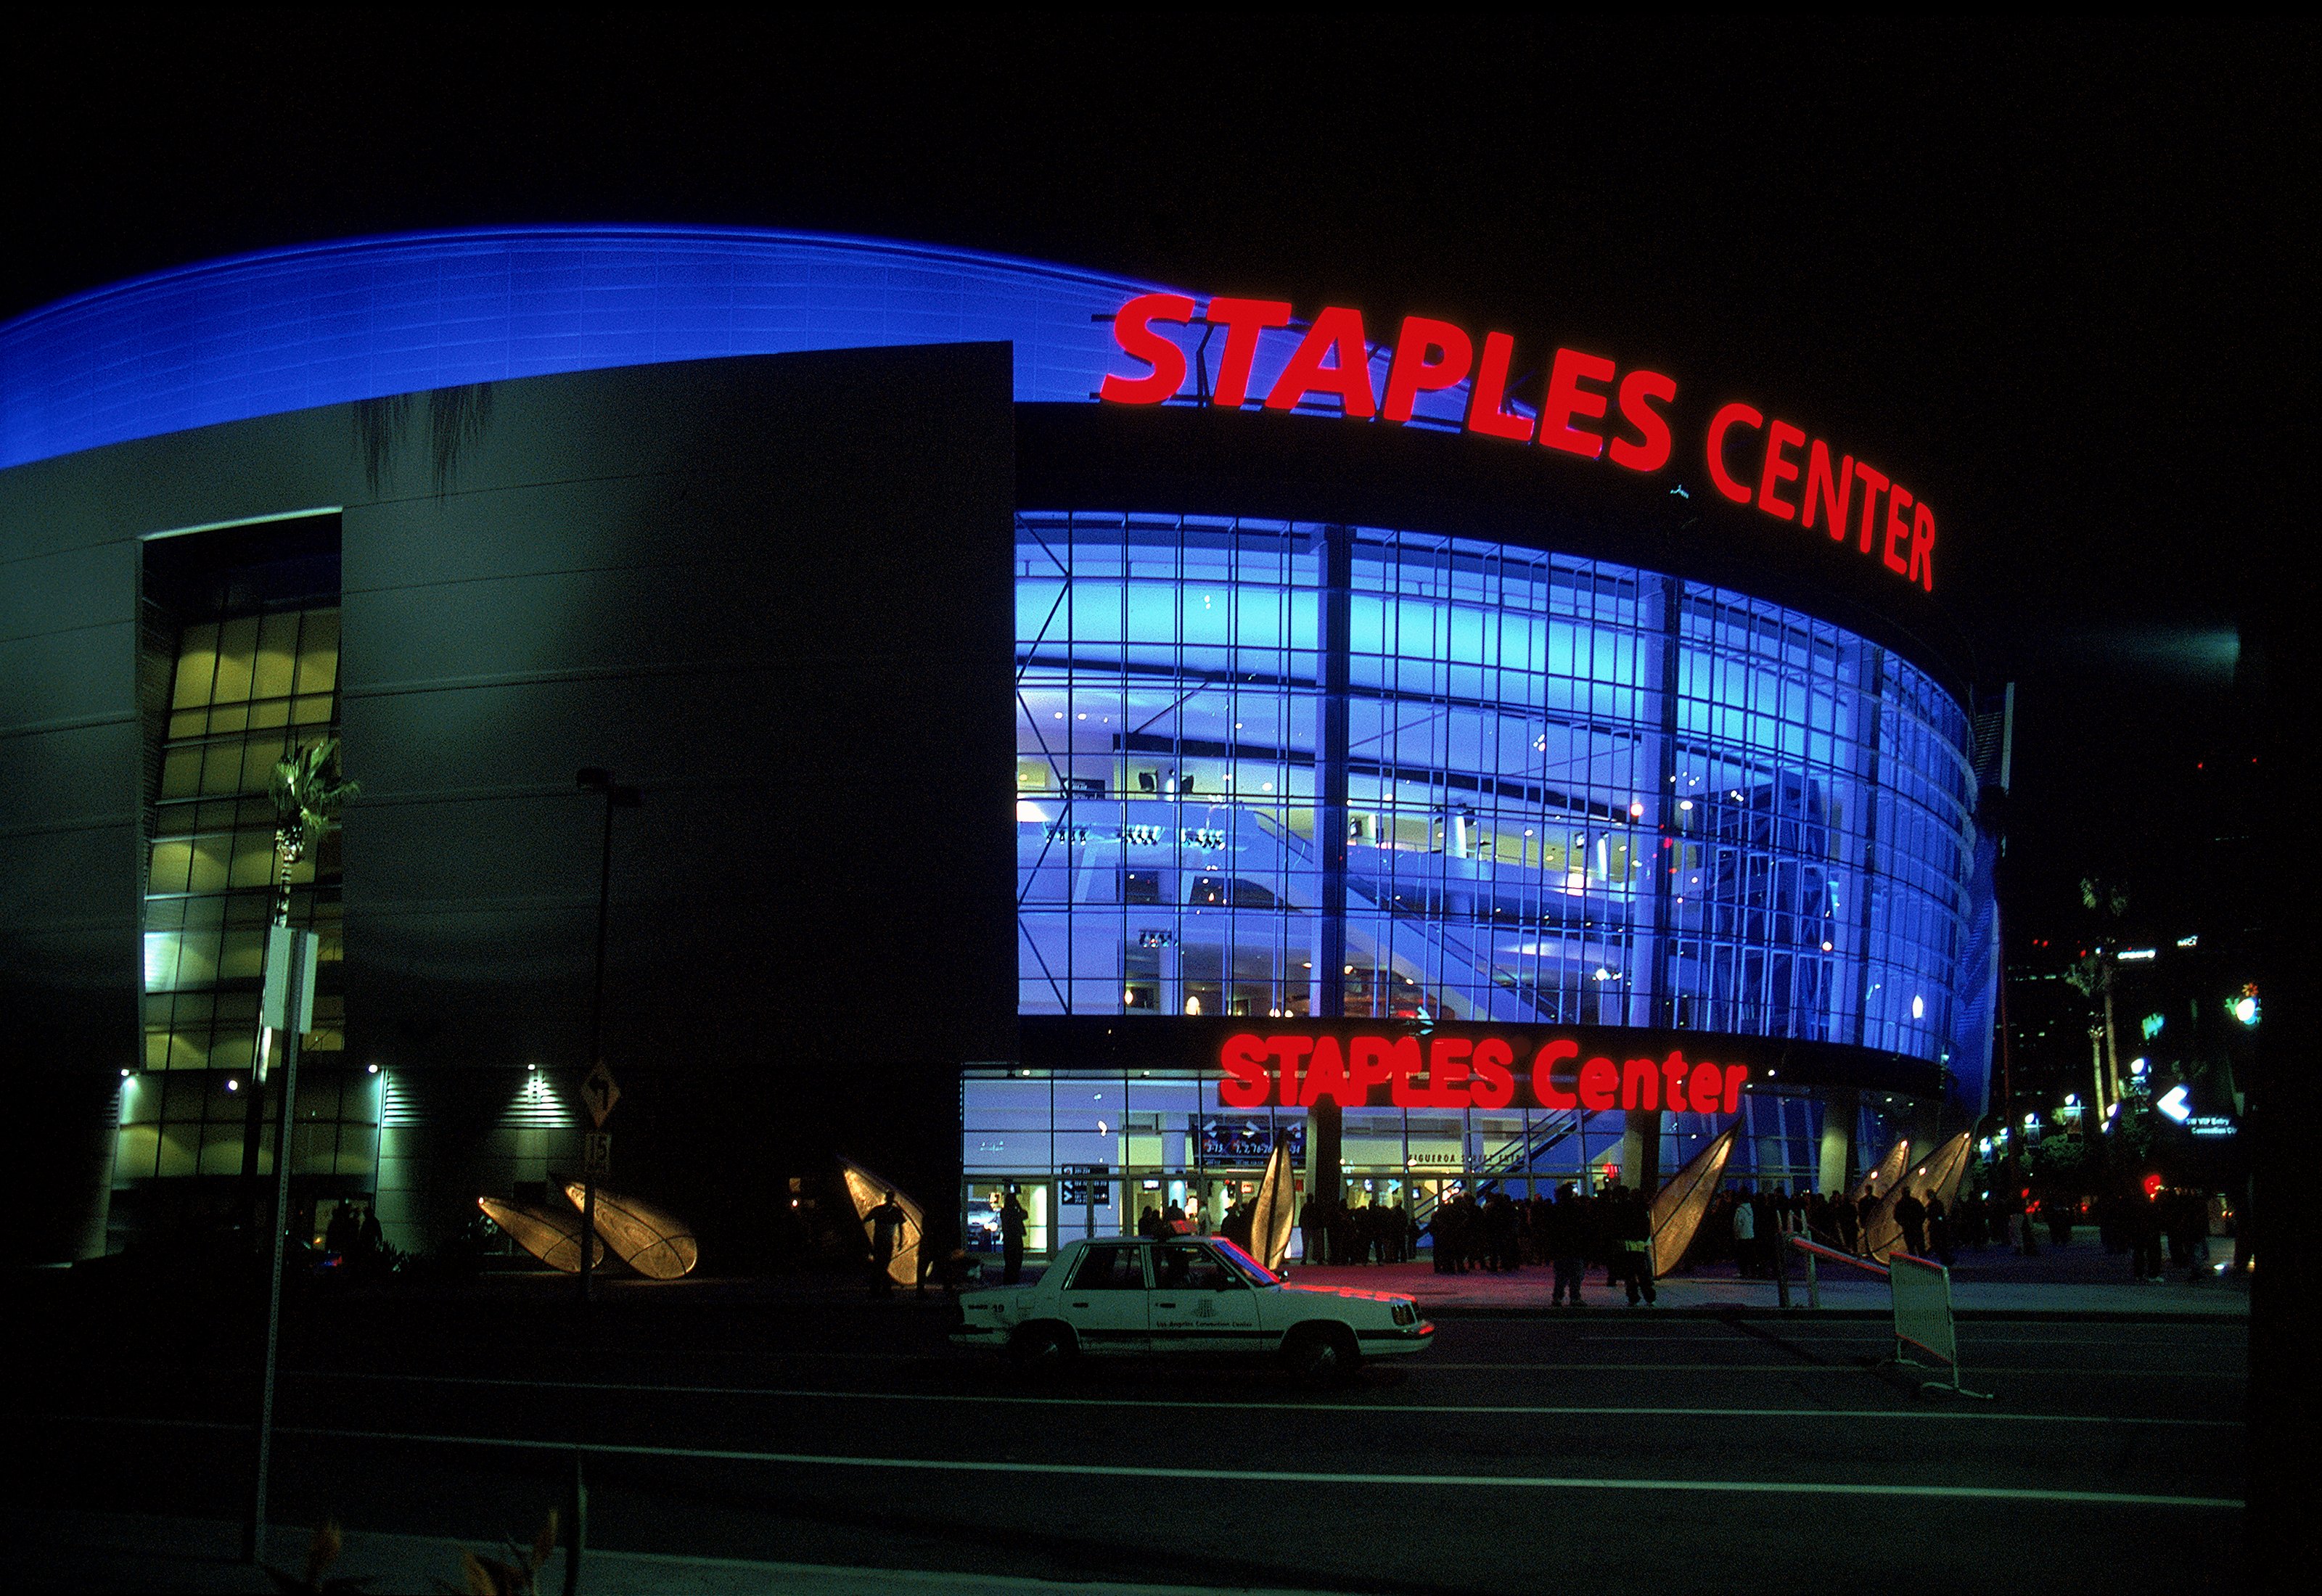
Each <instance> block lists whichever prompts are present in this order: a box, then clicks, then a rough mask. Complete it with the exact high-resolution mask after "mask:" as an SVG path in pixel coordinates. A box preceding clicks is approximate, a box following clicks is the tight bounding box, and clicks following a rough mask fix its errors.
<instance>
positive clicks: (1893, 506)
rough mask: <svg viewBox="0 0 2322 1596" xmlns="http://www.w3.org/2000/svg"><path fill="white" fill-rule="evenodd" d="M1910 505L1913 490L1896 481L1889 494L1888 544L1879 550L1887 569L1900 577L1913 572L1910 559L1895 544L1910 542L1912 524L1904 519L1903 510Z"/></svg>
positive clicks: (1880, 557)
mask: <svg viewBox="0 0 2322 1596" xmlns="http://www.w3.org/2000/svg"><path fill="white" fill-rule="evenodd" d="M1910 507H1911V490H1910V489H1909V488H1906V487H1904V486H1903V485H1902V484H1901V483H1900V482H1897V483H1896V484H1895V488H1894V490H1893V491H1892V492H1890V493H1889V494H1888V496H1887V546H1886V547H1885V548H1884V549H1881V550H1880V551H1879V559H1880V560H1882V561H1885V562H1886V565H1887V569H1888V570H1891V571H1893V572H1894V573H1895V574H1896V575H1897V576H1898V577H1907V576H1909V575H1910V574H1911V562H1910V561H1909V560H1907V559H1906V558H1905V557H1904V555H1903V553H1902V552H1901V551H1899V550H1897V548H1896V546H1895V545H1896V544H1897V543H1908V542H1910V539H1911V524H1910V523H1909V522H1907V521H1906V520H1904V519H1903V512H1904V511H1906V510H1907V509H1909V508H1910Z"/></svg>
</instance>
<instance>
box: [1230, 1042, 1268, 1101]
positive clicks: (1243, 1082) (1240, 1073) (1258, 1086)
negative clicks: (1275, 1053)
mask: <svg viewBox="0 0 2322 1596" xmlns="http://www.w3.org/2000/svg"><path fill="white" fill-rule="evenodd" d="M1218 1062H1219V1063H1220V1065H1222V1066H1223V1067H1224V1069H1225V1072H1226V1077H1227V1078H1226V1079H1225V1080H1223V1081H1219V1082H1218V1101H1220V1103H1223V1104H1224V1105H1225V1106H1226V1107H1227V1108H1264V1107H1265V1106H1266V1097H1267V1095H1268V1094H1269V1093H1270V1092H1271V1091H1272V1090H1273V1088H1274V1081H1273V1080H1272V1079H1271V1078H1270V1077H1269V1076H1268V1075H1267V1074H1266V1044H1265V1043H1263V1042H1260V1041H1259V1040H1258V1039H1257V1037H1255V1036H1249V1035H1242V1036H1229V1037H1227V1038H1226V1044H1225V1046H1224V1047H1223V1048H1222V1049H1220V1051H1219V1053H1218Z"/></svg>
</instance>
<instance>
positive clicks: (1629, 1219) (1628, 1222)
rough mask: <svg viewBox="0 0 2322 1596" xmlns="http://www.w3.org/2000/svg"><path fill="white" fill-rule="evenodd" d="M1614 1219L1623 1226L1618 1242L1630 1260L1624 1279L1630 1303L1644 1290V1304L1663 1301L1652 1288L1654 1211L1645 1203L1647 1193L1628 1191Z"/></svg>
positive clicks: (1626, 1257)
mask: <svg viewBox="0 0 2322 1596" xmlns="http://www.w3.org/2000/svg"><path fill="white" fill-rule="evenodd" d="M1615 1222H1616V1223H1617V1224H1618V1225H1619V1227H1620V1240H1619V1241H1618V1242H1617V1243H1616V1244H1615V1245H1617V1246H1618V1247H1619V1248H1620V1250H1621V1256H1622V1257H1623V1259H1625V1260H1626V1261H1627V1268H1626V1272H1625V1274H1624V1275H1623V1282H1622V1283H1623V1285H1625V1286H1626V1287H1627V1288H1628V1292H1629V1306H1630V1307H1632V1308H1634V1307H1635V1306H1636V1305H1637V1298H1638V1296H1639V1294H1640V1293H1642V1295H1643V1297H1644V1301H1645V1306H1646V1307H1648V1308H1657V1307H1659V1305H1660V1303H1659V1297H1658V1295H1657V1294H1656V1293H1655V1292H1654V1290H1653V1214H1652V1209H1651V1208H1649V1207H1648V1206H1646V1202H1645V1194H1644V1193H1643V1192H1641V1191H1632V1192H1630V1193H1628V1194H1627V1196H1626V1197H1625V1198H1624V1199H1623V1201H1622V1203H1621V1206H1620V1208H1618V1209H1617V1210H1616V1212H1615Z"/></svg>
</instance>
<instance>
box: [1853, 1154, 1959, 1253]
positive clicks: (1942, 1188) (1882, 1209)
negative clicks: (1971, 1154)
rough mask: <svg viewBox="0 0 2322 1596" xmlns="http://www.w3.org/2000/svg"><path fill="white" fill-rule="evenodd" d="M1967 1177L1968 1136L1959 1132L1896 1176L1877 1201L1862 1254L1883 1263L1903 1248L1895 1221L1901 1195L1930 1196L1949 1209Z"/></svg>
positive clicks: (1901, 1230) (1898, 1226)
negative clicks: (1936, 1197)
mask: <svg viewBox="0 0 2322 1596" xmlns="http://www.w3.org/2000/svg"><path fill="white" fill-rule="evenodd" d="M1966 1173H1967V1133H1966V1132H1964V1131H1962V1132H1961V1133H1960V1134H1959V1135H1955V1136H1953V1137H1952V1139H1951V1140H1950V1141H1948V1142H1945V1143H1943V1145H1941V1146H1939V1147H1937V1148H1936V1149H1935V1150H1934V1151H1933V1153H1931V1154H1928V1155H1927V1156H1926V1157H1925V1158H1924V1159H1923V1160H1921V1161H1920V1162H1919V1163H1915V1164H1913V1165H1912V1166H1911V1167H1910V1169H1909V1170H1908V1171H1906V1172H1902V1173H1900V1174H1898V1175H1897V1178H1896V1180H1895V1181H1894V1183H1893V1185H1892V1186H1890V1187H1889V1188H1888V1190H1887V1192H1886V1194H1885V1195H1884V1196H1882V1197H1880V1198H1879V1207H1878V1208H1877V1209H1876V1210H1875V1211H1873V1213H1872V1214H1871V1216H1870V1225H1869V1228H1868V1229H1866V1230H1865V1231H1864V1232H1863V1233H1862V1250H1863V1251H1864V1252H1866V1253H1868V1254H1870V1255H1871V1256H1872V1257H1873V1258H1876V1259H1878V1260H1879V1262H1880V1263H1885V1262H1886V1261H1887V1257H1888V1254H1890V1253H1896V1252H1899V1251H1900V1250H1901V1249H1902V1246H1903V1227H1902V1224H1901V1222H1900V1221H1899V1220H1897V1218H1895V1205H1896V1204H1897V1203H1898V1202H1900V1201H1902V1200H1903V1193H1905V1192H1906V1191H1915V1192H1917V1193H1918V1194H1919V1200H1920V1201H1921V1202H1924V1201H1926V1199H1927V1197H1928V1194H1929V1193H1930V1192H1932V1193H1933V1194H1934V1195H1936V1196H1939V1197H1941V1198H1942V1199H1943V1206H1944V1207H1945V1208H1949V1207H1951V1205H1952V1200H1953V1199H1955V1198H1957V1197H1958V1195H1959V1184H1960V1180H1961V1177H1962V1176H1963V1175H1965V1174H1966Z"/></svg>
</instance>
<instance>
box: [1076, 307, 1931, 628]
mask: <svg viewBox="0 0 2322 1596" xmlns="http://www.w3.org/2000/svg"><path fill="white" fill-rule="evenodd" d="M1291 323H1292V316H1291V306H1290V305H1289V303H1288V302H1287V301H1285V300H1276V299H1228V298H1224V297H1218V298H1213V299H1211V300H1210V301H1209V302H1208V303H1207V304H1205V305H1201V304H1197V303H1196V302H1195V301H1194V300H1193V298H1191V297H1190V296H1186V295H1184V294H1140V295H1138V296H1137V297H1135V298H1133V299H1131V300H1129V302H1128V303H1127V304H1126V305H1123V306H1121V307H1120V310H1119V311H1118V312H1116V313H1115V315H1114V316H1113V322H1112V336H1113V342H1114V343H1115V344H1117V345H1118V346H1119V348H1120V351H1121V352H1122V353H1123V354H1125V355H1127V356H1129V358H1130V359H1131V360H1135V361H1137V362H1138V363H1139V364H1141V365H1142V366H1143V367H1145V371H1144V372H1143V374H1142V375H1136V374H1131V375H1127V376H1123V375H1120V374H1111V375H1108V376H1107V377H1106V378H1105V379H1104V382H1103V385H1102V387H1101V388H1099V389H1098V390H1097V397H1099V398H1100V399H1102V400H1103V401H1104V402H1105V403H1107V404H1112V405H1159V404H1163V403H1166V401H1168V400H1170V399H1173V398H1175V397H1177V395H1178V393H1179V392H1180V391H1181V390H1182V389H1183V388H1184V386H1185V379H1186V377H1187V375H1188V361H1187V358H1186V351H1185V349H1184V345H1183V344H1181V343H1180V342H1178V341H1177V340H1176V339H1175V338H1172V337H1171V336H1169V334H1168V333H1166V332H1165V331H1163V329H1165V328H1170V327H1175V328H1180V329H1190V328H1192V327H1195V326H1199V327H1201V328H1202V329H1203V333H1202V337H1201V341H1200V346H1201V348H1202V350H1203V351H1207V350H1208V349H1209V348H1210V346H1211V342H1212V340H1214V339H1215V338H1216V336H1217V334H1219V333H1223V334H1224V343H1223V347H1222V349H1221V350H1220V351H1219V353H1218V355H1217V357H1216V358H1217V374H1216V378H1215V380H1214V381H1211V382H1208V383H1207V384H1206V387H1207V388H1208V393H1207V396H1206V402H1207V403H1208V404H1209V405H1210V406H1212V407H1214V408H1218V409H1223V410H1238V409H1239V408H1241V406H1244V405H1245V404H1248V402H1249V401H1250V400H1251V399H1252V398H1253V397H1256V396H1253V395H1252V394H1251V392H1250V378H1251V375H1252V372H1253V370H1254V369H1255V367H1256V365H1257V354H1258V347H1259V342H1260V340H1261V338H1262V337H1263V336H1264V335H1265V334H1266V333H1268V332H1286V331H1287V330H1289V329H1290V328H1291ZM1372 353H1373V351H1372V346H1371V344H1370V342H1369V340H1368V337H1367V333H1366V332H1365V330H1364V327H1363V317H1362V313H1361V312H1360V311H1358V310H1351V309H1348V307H1346V306H1337V305H1333V306H1325V307H1324V308H1323V309H1322V310H1321V313H1320V314H1319V315H1316V316H1315V317H1314V319H1313V321H1312V323H1310V324H1308V326H1307V329H1306V331H1305V333H1303V335H1301V336H1300V337H1299V341H1298V343H1297V346H1296V348H1295V350H1294V351H1293V352H1292V353H1291V356H1290V359H1289V361H1288V363H1287V364H1286V365H1284V367H1283V368H1282V370H1281V372H1280V374H1279V375H1277V376H1276V377H1275V379H1274V381H1273V383H1272V385H1271V386H1270V387H1268V388H1267V389H1266V394H1265V396H1264V397H1263V398H1262V399H1261V400H1260V403H1261V404H1262V405H1263V406H1264V407H1265V408H1266V409H1268V410H1293V409H1295V408H1297V407H1298V406H1301V405H1303V404H1305V403H1306V402H1308V401H1309V400H1312V399H1325V400H1330V399H1335V400H1336V401H1337V402H1338V405H1339V412H1340V414H1341V415H1345V416H1346V417H1347V418H1348V419H1349V420H1359V421H1374V420H1377V421H1388V422H1394V423H1395V424H1398V425H1408V424H1410V423H1411V420H1412V415H1413V414H1414V412H1415V411H1416V410H1417V408H1418V406H1419V405H1420V403H1421V401H1422V397H1423V396H1426V395H1431V394H1440V393H1444V392H1446V391H1447V390H1449V389H1452V388H1458V386H1459V385H1460V384H1461V383H1463V382H1464V383H1467V385H1468V389H1467V403H1466V407H1465V411H1464V414H1463V415H1461V417H1460V419H1459V423H1458V424H1459V426H1460V428H1461V430H1463V431H1465V432H1469V433H1481V434H1483V435H1484V436H1486V437H1490V438H1500V439H1504V440H1506V441H1508V442H1513V443H1523V444H1532V445H1536V446H1539V447H1542V448H1548V449H1556V450H1560V451H1564V452H1565V453H1568V454H1576V455H1579V456H1581V457H1582V458H1584V459H1586V460H1604V461H1611V462H1612V463H1613V464H1614V465H1615V466H1618V467H1620V468H1621V469H1622V470H1630V471H1637V472H1641V473H1643V472H1652V471H1658V470H1661V469H1662V468H1663V467H1665V466H1667V465H1668V463H1669V461H1671V460H1672V459H1673V458H1674V457H1675V455H1676V452H1677V442H1678V441H1677V438H1676V435H1675V433H1674V431H1673V429H1672V424H1671V423H1670V420H1669V415H1670V409H1671V406H1672V405H1673V404H1674V402H1675V400H1676V398H1677V395H1678V384H1677V379H1676V378H1673V377H1669V376H1668V375H1666V374H1664V373H1662V372H1659V371H1650V370H1647V369H1643V368H1641V367H1638V368H1633V369H1628V370H1625V371H1624V370H1623V369H1621V367H1620V366H1619V365H1618V364H1617V363H1616V362H1614V361H1613V360H1608V359H1606V358H1604V356H1602V355H1593V354H1585V353H1583V352H1581V351H1578V350H1573V349H1559V350H1558V351H1556V353H1555V356H1554V358H1553V359H1552V360H1550V364H1549V369H1548V379H1547V387H1546V389H1545V391H1544V397H1543V398H1542V400H1541V403H1540V413H1539V415H1526V414H1524V413H1523V412H1522V411H1521V410H1518V409H1515V408H1513V407H1511V406H1510V405H1509V402H1508V372H1509V369H1510V364H1511V362H1512V361H1513V360H1514V357H1515V339H1514V338H1513V336H1511V335H1510V334H1508V333H1485V334H1484V341H1483V345H1482V347H1481V349H1480V350H1478V348H1477V346H1476V341H1475V340H1474V339H1473V338H1471V337H1469V336H1468V334H1467V331H1466V330H1465V329H1464V328H1461V327H1458V326H1455V325H1454V324H1451V323H1449V322H1441V321H1436V320H1433V319H1431V318H1430V317H1427V316H1405V317H1404V318H1403V325H1402V327H1401V329H1400V330H1399V331H1398V332H1397V333H1396V335H1395V342H1394V349H1393V351H1392V353H1391V354H1390V356H1389V358H1388V360H1387V363H1386V387H1385V392H1384V393H1383V394H1382V393H1380V392H1379V391H1377V390H1376V388H1374V386H1373V380H1374V379H1373V374H1372V359H1371V357H1372ZM1207 359H1208V356H1207V355H1206V353H1205V354H1204V356H1203V360H1204V363H1205V365H1206V361H1207ZM1204 374H1205V376H1206V371H1205V373H1204ZM1699 459H1700V461H1701V463H1702V465H1703V466H1704V467H1705V470H1707V472H1708V476H1709V480H1710V483H1711V485H1712V486H1713V487H1714V488H1716V490H1717V491H1718V493H1720V494H1721V495H1723V497H1725V498H1727V499H1729V500H1731V501H1732V503H1734V504H1737V505H1742V506H1754V507H1755V508H1756V509H1757V511H1758V512H1759V513H1760V515H1767V516H1769V517H1771V518H1772V519H1774V520H1777V521H1785V522H1790V523H1793V524H1796V525H1798V526H1800V527H1801V528H1803V529H1804V530H1805V531H1807V532H1813V531H1815V530H1817V529H1820V530H1824V531H1825V532H1826V534H1827V535H1828V536H1829V538H1830V540H1831V541H1832V542H1833V543H1841V544H1843V543H1848V542H1849V541H1852V542H1853V543H1854V546H1855V552H1857V553H1859V554H1861V555H1863V556H1866V557H1875V558H1876V559H1877V560H1878V561H1879V563H1880V564H1882V565H1884V566H1885V567H1886V568H1887V569H1888V570H1890V571H1892V572H1893V573H1894V574H1895V576H1896V577H1897V578H1899V579H1902V580H1904V581H1906V582H1909V583H1911V584H1913V585H1914V586H1915V587H1918V588H1922V589H1924V591H1926V592H1929V593H1932V592H1933V591H1934V590H1935V566H1934V551H1935V516H1934V512H1933V510H1932V509H1930V508H1929V507H1928V506H1927V505H1926V504H1925V502H1924V501H1923V500H1920V499H1918V498H1917V497H1915V496H1914V495H1913V493H1912V492H1911V490H1910V489H1909V488H1906V487H1905V486H1904V485H1903V484H1902V483H1901V482H1899V481H1897V480H1895V479H1892V478H1890V477H1889V476H1888V475H1887V473H1885V472H1884V471H1881V470H1877V469H1876V468H1875V467H1873V466H1871V465H1870V464H1869V462H1868V461H1860V460H1857V459H1855V458H1854V457H1853V456H1852V455H1851V454H1834V451H1833V449H1832V447H1831V445H1830V444H1829V443H1828V442H1824V440H1823V439H1820V438H1813V437H1809V436H1807V434H1806V433H1805V429H1804V428H1802V427H1798V426H1795V425H1793V424H1790V423H1789V422H1787V421H1783V420H1781V419H1780V418H1779V417H1770V418H1769V416H1768V415H1766V414H1765V413H1764V412H1763V411H1760V410H1759V409H1758V408H1757V407H1756V406H1751V405H1745V404H1742V403H1739V402H1735V403H1732V404H1727V405H1724V406H1720V407H1719V408H1718V410H1717V411H1716V413H1715V414H1714V415H1712V416H1711V418H1710V421H1709V424H1708V426H1707V428H1706V429H1705V432H1704V434H1703V436H1702V437H1701V439H1700V440H1699Z"/></svg>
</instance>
